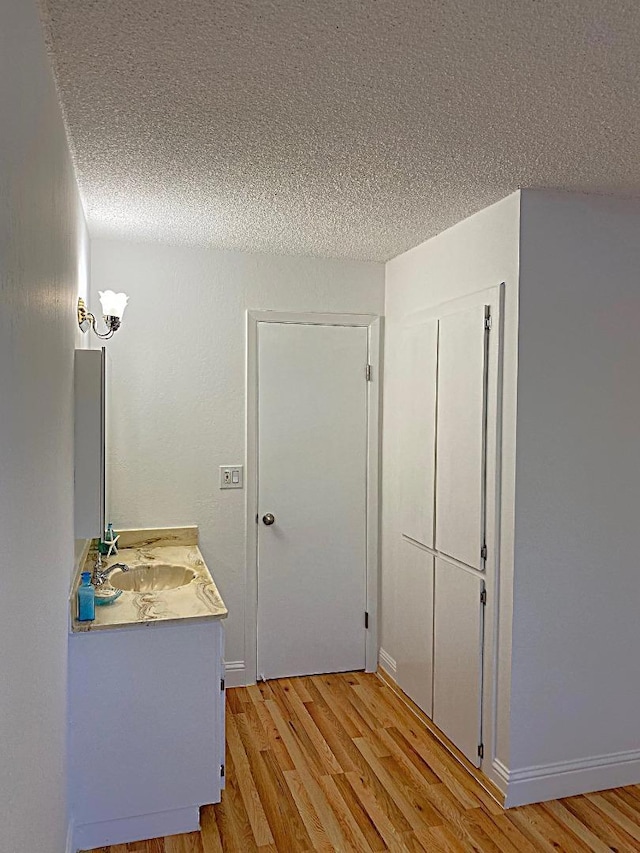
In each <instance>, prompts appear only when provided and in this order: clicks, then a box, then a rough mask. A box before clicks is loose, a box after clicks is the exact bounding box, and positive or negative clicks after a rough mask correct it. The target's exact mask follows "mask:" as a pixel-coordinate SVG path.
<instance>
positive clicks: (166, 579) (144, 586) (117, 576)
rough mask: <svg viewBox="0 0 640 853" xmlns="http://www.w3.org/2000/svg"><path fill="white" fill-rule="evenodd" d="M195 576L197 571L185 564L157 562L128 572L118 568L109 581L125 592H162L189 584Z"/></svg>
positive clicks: (115, 587)
mask: <svg viewBox="0 0 640 853" xmlns="http://www.w3.org/2000/svg"><path fill="white" fill-rule="evenodd" d="M195 576H196V573H195V572H194V571H193V570H192V569H187V568H186V567H185V566H171V565H169V564H168V563H156V564H154V565H149V566H136V567H135V568H133V569H129V571H128V572H123V571H122V570H121V569H117V570H116V571H115V572H113V573H112V574H111V575H110V576H109V583H110V584H111V586H112V587H114V589H122V590H124V591H125V592H161V591H162V590H167V589H178V588H179V587H181V586H187V584H190V583H191V581H192V580H193V579H194V578H195Z"/></svg>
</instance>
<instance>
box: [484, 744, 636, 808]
mask: <svg viewBox="0 0 640 853" xmlns="http://www.w3.org/2000/svg"><path fill="white" fill-rule="evenodd" d="M493 770H494V771H495V773H496V774H497V775H499V776H500V777H501V778H502V779H503V780H504V781H505V782H506V790H507V796H506V800H505V806H506V808H513V807H514V806H522V805H527V804H528V803H538V802H543V801H545V800H557V799H561V798H562V797H573V796H576V795H578V794H585V793H588V792H590V791H603V790H606V789H607V788H620V787H623V786H625V785H637V784H638V783H640V749H635V750H627V751H626V752H616V753H612V754H609V755H596V756H591V757H589V758H580V759H578V760H576V761H558V762H554V763H552V764H540V765H534V766H531V767H523V768H520V769H519V770H509V769H508V768H507V767H505V765H504V764H502V762H501V761H499V760H498V759H495V760H494V762H493Z"/></svg>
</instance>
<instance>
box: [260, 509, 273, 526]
mask: <svg viewBox="0 0 640 853" xmlns="http://www.w3.org/2000/svg"><path fill="white" fill-rule="evenodd" d="M275 520H276V517H275V515H273V513H270V512H268V513H266V514H265V515H263V516H262V522H263V524H266V525H267V527H268V526H269V525H270V524H273V523H274V521H275Z"/></svg>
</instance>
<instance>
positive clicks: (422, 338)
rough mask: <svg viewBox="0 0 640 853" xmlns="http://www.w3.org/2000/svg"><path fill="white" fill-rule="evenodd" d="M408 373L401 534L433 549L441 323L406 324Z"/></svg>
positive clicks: (404, 351)
mask: <svg viewBox="0 0 640 853" xmlns="http://www.w3.org/2000/svg"><path fill="white" fill-rule="evenodd" d="M401 359H402V368H403V371H404V379H403V383H404V385H403V389H404V392H403V395H402V403H401V416H402V445H403V446H402V453H401V455H400V458H402V459H404V460H405V461H406V464H405V466H404V468H403V470H402V472H401V475H402V487H401V492H400V494H401V501H402V504H401V532H402V533H403V534H404V535H405V536H409V537H410V538H411V539H415V540H416V541H417V542H421V543H422V544H423V545H427V546H428V547H429V548H433V521H434V477H435V438H436V370H437V364H438V321H437V320H436V319H433V320H429V321H427V322H425V323H422V324H421V325H419V326H410V327H408V328H406V329H405V330H404V332H403V335H402V353H401Z"/></svg>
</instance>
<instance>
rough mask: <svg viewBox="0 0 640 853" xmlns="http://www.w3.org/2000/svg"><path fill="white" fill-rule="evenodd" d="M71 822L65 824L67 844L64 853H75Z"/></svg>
mask: <svg viewBox="0 0 640 853" xmlns="http://www.w3.org/2000/svg"><path fill="white" fill-rule="evenodd" d="M73 835H74V832H73V821H72V820H69V823H68V824H67V843H66V844H65V846H64V853H76V850H77V848H76V847H74V845H73Z"/></svg>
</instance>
